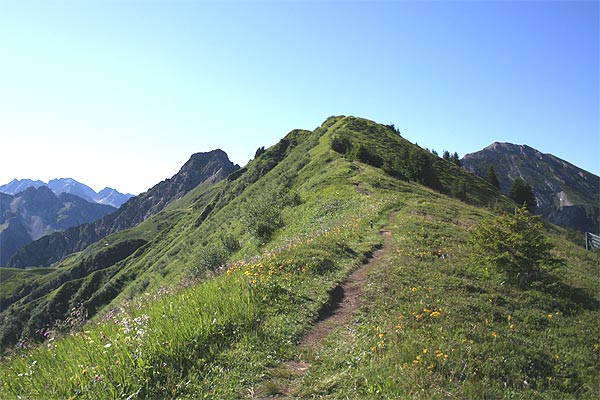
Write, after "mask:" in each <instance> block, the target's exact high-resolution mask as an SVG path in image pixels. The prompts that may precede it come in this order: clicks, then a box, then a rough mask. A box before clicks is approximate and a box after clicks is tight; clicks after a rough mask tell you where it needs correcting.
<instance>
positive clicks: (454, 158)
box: [450, 152, 460, 167]
mask: <svg viewBox="0 0 600 400" xmlns="http://www.w3.org/2000/svg"><path fill="white" fill-rule="evenodd" d="M450 161H452V163H454V165H456V166H458V167H460V158H458V153H457V152H454V154H452V156H451V157H450Z"/></svg>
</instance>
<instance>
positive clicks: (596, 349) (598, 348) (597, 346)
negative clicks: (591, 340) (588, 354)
mask: <svg viewBox="0 0 600 400" xmlns="http://www.w3.org/2000/svg"><path fill="white" fill-rule="evenodd" d="M598 350H600V344H598V343H596V344H595V345H594V351H598Z"/></svg>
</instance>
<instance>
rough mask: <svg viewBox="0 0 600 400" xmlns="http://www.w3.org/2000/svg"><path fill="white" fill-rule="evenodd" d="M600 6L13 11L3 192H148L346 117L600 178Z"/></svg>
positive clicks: (165, 5) (1, 6)
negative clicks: (197, 160)
mask: <svg viewBox="0 0 600 400" xmlns="http://www.w3.org/2000/svg"><path fill="white" fill-rule="evenodd" d="M599 14H600V11H599V3H598V1H590V2H573V1H568V2H555V1H553V2H544V1H536V2H521V1H514V2H506V1H503V2H487V1H485V2H484V1H470V2H440V1H435V2H406V1H396V2H392V1H361V2H343V1H329V2H325V1H324V2H319V1H295V2H289V1H280V2H275V1H260V2H255V1H238V2H233V1H225V2H217V1H214V2H207V1H192V0H187V1H176V0H175V1H173V0H162V1H159V0H154V1H150V0H145V1H144V0H135V1H134V0H114V1H111V0H103V1H94V0H86V1H74V0H73V1H53V0H44V1H28V0H14V1H12V0H0V184H3V183H6V182H8V181H10V180H11V179H12V178H32V179H42V180H49V179H52V178H57V177H72V178H75V179H77V180H79V181H81V182H83V183H86V184H88V185H90V186H92V187H93V188H94V189H96V190H100V189H102V188H103V187H104V186H111V187H115V188H117V189H118V190H120V191H122V192H132V193H136V194H137V193H139V192H141V191H144V190H146V189H147V188H149V187H151V186H153V185H154V184H156V183H158V182H159V181H161V180H163V179H166V178H169V177H171V176H172V175H173V174H175V173H176V172H177V171H178V170H179V168H180V167H181V165H183V163H184V162H185V161H187V159H188V158H189V156H190V155H191V154H192V153H194V152H199V151H209V150H212V149H215V148H221V149H223V150H224V151H226V152H227V153H228V154H229V156H230V159H231V160H232V161H234V162H236V163H238V164H240V165H244V164H245V163H246V162H247V161H248V160H249V159H250V158H252V157H253V155H254V152H255V150H256V148H257V147H260V146H267V147H268V146H271V145H273V144H275V143H276V142H277V141H278V140H279V139H281V138H282V137H283V136H284V135H285V134H286V133H287V132H289V131H290V130H292V129H294V128H303V129H314V128H316V127H317V126H319V125H320V124H321V123H322V122H323V120H325V119H326V118H327V117H328V116H330V115H342V114H343V115H356V116H361V117H365V118H369V119H372V120H375V121H377V122H381V123H385V124H388V123H394V124H395V125H396V126H397V127H398V128H400V130H401V131H402V134H403V136H404V137H405V138H407V139H408V140H410V141H412V142H417V143H419V145H421V146H422V147H427V148H430V149H431V148H433V149H435V150H437V151H438V152H439V153H440V154H441V152H442V150H444V149H446V150H449V151H451V152H455V151H456V152H458V153H459V155H460V156H461V157H462V156H463V155H464V154H466V153H470V152H474V151H478V150H481V149H482V148H484V147H485V146H487V145H489V144H491V143H492V142H494V141H506V142H512V143H516V144H527V145H529V146H532V147H534V148H537V149H538V150H540V151H542V152H544V153H551V154H554V155H556V156H558V157H560V158H563V159H565V160H567V161H569V162H571V163H573V164H575V165H577V166H579V167H581V168H584V169H586V170H588V171H590V172H593V173H595V174H597V175H598V174H600V161H599V159H600V157H599V156H600V116H599V113H600V111H599V110H600V100H599V92H600V82H599V68H600V67H599V65H600V64H599V48H600V44H599Z"/></svg>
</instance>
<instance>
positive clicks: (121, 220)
mask: <svg viewBox="0 0 600 400" xmlns="http://www.w3.org/2000/svg"><path fill="white" fill-rule="evenodd" d="M238 168H239V166H238V165H234V164H233V163H232V162H231V161H229V158H228V157H227V154H226V153H225V152H224V151H222V150H213V151H211V152H208V153H196V154H194V155H192V157H191V158H190V159H189V161H188V162H186V163H185V164H184V165H183V167H181V169H180V170H179V172H178V173H177V174H175V175H174V176H173V177H172V178H171V179H166V180H164V181H162V182H160V183H159V184H157V185H155V186H154V187H152V188H151V189H149V190H148V191H147V192H144V193H142V194H140V195H139V196H136V197H133V198H131V199H129V200H128V201H127V202H125V203H124V204H123V205H122V206H121V207H120V208H119V209H118V211H116V212H114V213H112V214H110V215H107V216H105V217H104V218H102V219H100V220H98V221H95V222H93V223H88V224H83V225H81V226H77V227H74V228H70V229H67V230H65V231H64V232H57V233H53V234H51V235H48V236H44V237H42V238H40V240H37V241H35V242H32V243H30V244H29V245H27V246H25V247H23V248H21V249H19V251H17V253H16V254H15V255H14V256H13V257H12V258H11V259H10V261H9V262H8V266H11V267H17V268H24V267H30V266H49V265H51V264H53V263H55V262H57V261H59V260H61V259H62V258H63V257H64V256H66V255H68V254H71V253H74V252H76V251H80V250H83V249H84V248H86V247H87V246H89V245H90V244H92V243H94V242H96V241H98V240H100V239H102V238H103V237H105V236H106V235H108V234H111V233H114V232H118V231H121V230H124V229H129V228H132V227H134V226H135V225H137V224H139V223H140V222H142V221H144V220H145V219H147V218H148V217H150V216H152V215H154V214H156V213H158V212H159V211H161V210H162V209H164V208H165V207H166V206H167V205H168V204H169V203H171V202H172V201H174V200H177V199H180V198H181V197H183V195H185V194H186V193H187V192H189V191H190V190H191V189H193V188H195V187H196V186H198V185H200V184H203V183H214V182H218V181H220V180H222V179H225V178H226V177H227V175H229V174H230V173H232V172H234V171H236V170H237V169H238Z"/></svg>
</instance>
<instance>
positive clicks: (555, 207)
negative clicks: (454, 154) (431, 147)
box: [461, 142, 600, 233]
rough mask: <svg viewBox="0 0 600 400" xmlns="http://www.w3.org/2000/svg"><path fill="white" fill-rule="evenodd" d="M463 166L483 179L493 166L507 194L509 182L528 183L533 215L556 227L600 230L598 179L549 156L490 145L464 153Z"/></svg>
mask: <svg viewBox="0 0 600 400" xmlns="http://www.w3.org/2000/svg"><path fill="white" fill-rule="evenodd" d="M461 163H462V165H463V167H464V168H465V169H466V170H467V171H470V172H473V173H475V174H477V175H479V176H481V177H486V176H487V172H488V169H489V167H490V166H493V167H494V170H495V171H496V175H497V176H498V180H499V181H500V189H501V190H502V192H503V193H508V191H509V190H510V188H511V186H512V182H513V181H514V180H515V179H517V178H522V179H524V180H525V181H526V182H528V183H529V184H530V185H531V187H532V189H533V192H534V194H535V196H536V199H537V202H538V208H537V210H536V213H537V214H540V215H542V216H543V217H544V218H545V219H547V220H549V221H550V222H553V223H555V224H557V225H562V226H567V227H571V228H574V229H577V230H580V231H589V232H595V233H598V230H599V227H600V209H599V204H600V197H599V196H600V178H599V177H598V176H597V175H594V174H592V173H590V172H587V171H585V170H583V169H581V168H579V167H576V166H575V165H573V164H571V163H569V162H567V161H565V160H562V159H560V158H558V157H556V156H553V155H552V154H543V153H541V152H539V151H538V150H536V149H534V148H531V147H529V146H525V145H516V144H512V143H497V142H496V143H493V144H491V145H490V146H488V147H486V148H485V149H483V150H481V151H478V152H475V153H471V154H467V155H465V156H464V158H463V159H462V160H461Z"/></svg>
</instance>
